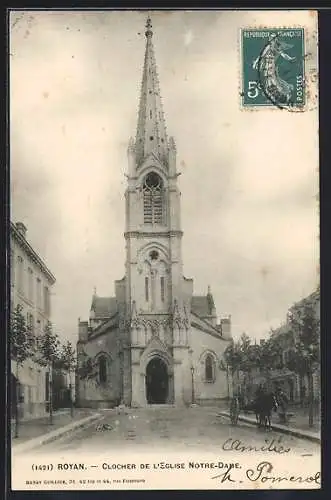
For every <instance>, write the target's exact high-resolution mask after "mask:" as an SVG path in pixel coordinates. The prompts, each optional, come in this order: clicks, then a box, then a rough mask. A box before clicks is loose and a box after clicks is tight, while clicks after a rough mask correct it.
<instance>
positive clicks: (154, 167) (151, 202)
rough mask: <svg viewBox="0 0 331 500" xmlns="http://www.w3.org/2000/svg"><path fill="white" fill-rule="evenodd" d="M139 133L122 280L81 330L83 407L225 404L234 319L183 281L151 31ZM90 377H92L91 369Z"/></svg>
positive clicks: (132, 150)
mask: <svg viewBox="0 0 331 500" xmlns="http://www.w3.org/2000/svg"><path fill="white" fill-rule="evenodd" d="M145 36H146V49H145V59H144V66H143V76H142V86H141V96H140V101H139V113H138V124H137V132H136V138H135V140H134V139H133V138H131V139H130V141H129V144H128V173H127V176H126V177H127V186H126V191H125V214H126V222H125V225H126V227H125V233H124V237H125V241H126V256H125V276H124V277H123V278H122V279H121V280H118V281H115V296H114V297H99V296H98V295H97V294H96V292H95V293H94V295H93V297H92V303H91V309H90V313H89V320H88V321H81V320H79V325H78V329H79V339H78V343H77V356H78V366H79V370H78V373H80V375H79V376H78V377H77V382H76V390H77V403H78V405H79V406H84V407H87V406H89V407H93V408H111V407H114V406H116V405H119V404H125V405H127V406H131V407H135V408H139V407H145V406H147V405H151V404H168V405H175V406H181V405H190V404H200V405H215V404H217V403H218V402H219V401H221V400H222V399H226V398H227V397H228V396H229V391H230V389H229V379H228V374H227V370H226V367H225V364H224V361H223V353H224V351H225V349H226V347H227V346H228V345H229V343H230V342H231V339H232V338H231V317H230V316H228V317H223V318H222V319H221V320H218V317H217V314H216V308H215V304H214V300H213V296H212V293H211V290H210V287H208V291H207V293H206V295H204V296H197V295H194V294H193V280H192V279H188V278H186V277H185V276H184V274H183V260H182V238H183V231H182V227H181V222H180V212H181V209H180V197H181V193H180V192H179V189H178V185H177V179H178V175H179V173H178V171H177V168H176V145H175V141H174V139H173V138H172V137H169V138H168V136H167V130H166V124H165V117H164V114H163V109H162V103H161V97H160V88H159V80H158V73H157V66H156V60H155V55H154V48H153V42H152V38H153V31H152V24H151V20H150V18H148V20H147V24H146V31H145ZM84 367H85V368H86V367H89V368H88V369H85V371H84Z"/></svg>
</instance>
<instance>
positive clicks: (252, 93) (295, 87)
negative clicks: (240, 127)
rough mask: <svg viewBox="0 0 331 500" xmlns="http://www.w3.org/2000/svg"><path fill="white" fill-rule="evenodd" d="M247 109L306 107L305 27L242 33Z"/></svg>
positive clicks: (244, 103) (243, 88) (244, 96)
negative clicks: (260, 107)
mask: <svg viewBox="0 0 331 500" xmlns="http://www.w3.org/2000/svg"><path fill="white" fill-rule="evenodd" d="M241 64H242V92H241V97H242V105H243V107H244V108H252V107H259V106H277V107H279V108H303V107H304V106H305V100H306V95H305V41H304V29H303V28H270V29H268V28H265V29H242V30H241Z"/></svg>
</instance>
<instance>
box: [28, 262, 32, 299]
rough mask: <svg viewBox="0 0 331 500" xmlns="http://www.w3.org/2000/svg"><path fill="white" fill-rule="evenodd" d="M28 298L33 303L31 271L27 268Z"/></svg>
mask: <svg viewBox="0 0 331 500" xmlns="http://www.w3.org/2000/svg"><path fill="white" fill-rule="evenodd" d="M28 298H29V300H31V301H33V271H32V269H31V267H29V268H28Z"/></svg>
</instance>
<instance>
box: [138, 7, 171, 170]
mask: <svg viewBox="0 0 331 500" xmlns="http://www.w3.org/2000/svg"><path fill="white" fill-rule="evenodd" d="M145 36H146V50H145V59H144V67H143V76H142V83H141V94H140V102H139V112H138V125H137V135H136V148H135V149H136V161H137V165H138V166H139V164H140V163H141V162H142V160H143V159H144V158H146V156H148V155H149V154H150V153H154V154H155V155H156V156H157V157H158V158H159V159H160V161H162V162H164V163H167V161H168V139H167V132H166V126H165V120H164V114H163V109H162V102H161V96H160V87H159V79H158V74H157V66H156V61H155V55H154V47H153V42H152V37H153V31H152V22H151V19H150V17H148V19H147V23H146V31H145Z"/></svg>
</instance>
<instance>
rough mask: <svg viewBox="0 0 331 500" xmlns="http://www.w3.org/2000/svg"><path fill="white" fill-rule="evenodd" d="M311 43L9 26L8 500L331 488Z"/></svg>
mask: <svg viewBox="0 0 331 500" xmlns="http://www.w3.org/2000/svg"><path fill="white" fill-rule="evenodd" d="M317 40H318V19H317V13H316V11H312V10H311V11H308V10H307V11H304V10H302V11H281V10H279V11H267V10H265V11H245V10H233V11H231V10H199V11H197V10H196V11H189V10H187V11H185V10H152V11H149V12H147V11H143V10H132V11H124V10H123V11H120V10H118V11H116V10H96V9H94V10H61V11H57V10H51V9H47V10H11V11H10V13H9V72H10V159H11V161H10V178H11V185H10V192H11V201H10V202H11V220H10V227H9V231H10V248H9V250H8V254H9V257H10V285H11V286H10V293H11V296H10V325H9V331H8V339H9V345H10V354H11V366H10V370H8V377H10V380H9V378H8V384H9V388H10V390H9V391H8V392H9V398H10V399H9V401H8V408H7V409H8V411H9V412H10V431H11V450H10V452H11V487H12V489H13V490H27V491H40V490H54V491H62V490H140V489H141V490H149V489H166V490H192V489H199V490H217V489H220V490H222V489H224V490H226V489H245V490H247V489H262V490H263V489H319V488H320V487H321V482H322V478H321V386H320V288H319V230H318V228H319V205H318V203H319V201H318V200H319V192H318V189H319V182H318V176H319V173H318V172H319V150H318V149H319V147H318V111H319V110H318V63H317V61H318V42H317Z"/></svg>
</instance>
